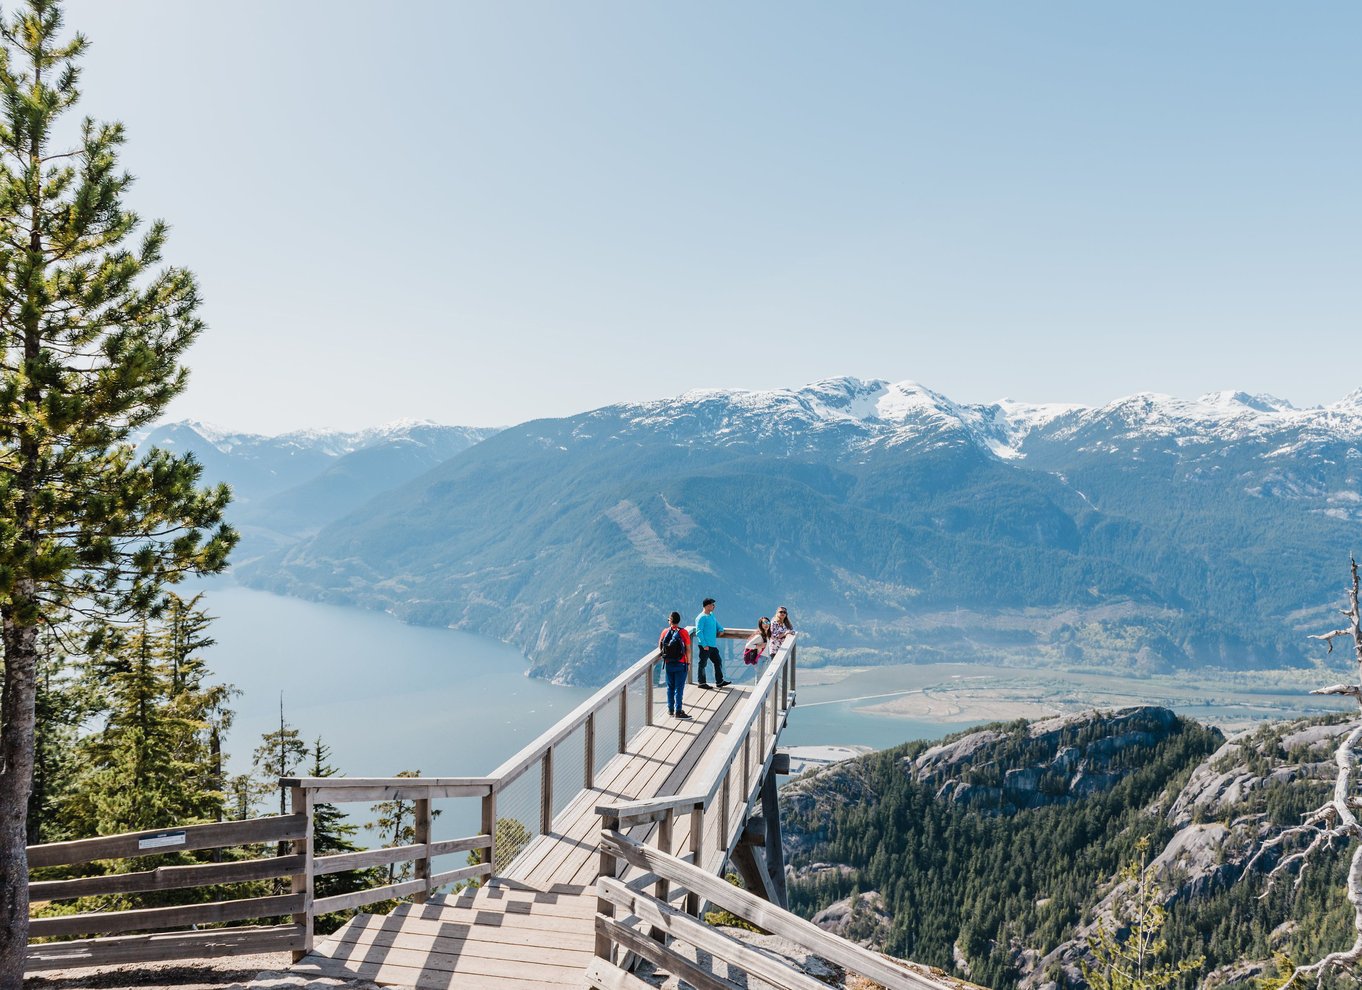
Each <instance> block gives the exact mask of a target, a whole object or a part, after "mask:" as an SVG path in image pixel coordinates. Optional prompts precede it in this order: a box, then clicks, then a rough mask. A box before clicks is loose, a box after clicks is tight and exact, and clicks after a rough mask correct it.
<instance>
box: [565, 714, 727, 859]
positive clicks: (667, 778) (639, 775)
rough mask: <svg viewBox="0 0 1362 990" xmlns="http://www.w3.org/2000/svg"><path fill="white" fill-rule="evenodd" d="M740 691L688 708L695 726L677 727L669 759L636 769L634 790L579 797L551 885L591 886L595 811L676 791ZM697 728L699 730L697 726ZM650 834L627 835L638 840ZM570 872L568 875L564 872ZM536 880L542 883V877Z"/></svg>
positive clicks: (597, 818)
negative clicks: (580, 803)
mask: <svg viewBox="0 0 1362 990" xmlns="http://www.w3.org/2000/svg"><path fill="white" fill-rule="evenodd" d="M743 696H744V695H743V693H742V692H740V691H737V692H729V691H709V692H705V696H704V698H703V701H702V703H701V704H697V705H693V706H692V709H691V710H692V711H693V712H694V713H695V714H696V715H697V716H698V717H697V719H696V722H691V723H685V722H683V723H679V724H680V726H682V727H683V728H680V729H677V730H674V731H673V735H672V745H671V748H670V750H669V753H668V758H667V759H666V760H662V761H655V762H653V763H650V764H648V765H644V766H639V767H638V769H637V772H636V775H635V778H634V781H633V786H631V787H630V788H629V789H628V792H627V793H626V792H624V791H623V790H622V789H616V790H615V791H614V792H610V793H598V794H590V795H584V796H586V797H589V798H590V800H589V801H587V802H585V803H584V806H583V807H582V808H581V810H580V814H579V816H578V819H577V822H576V823H575V827H574V829H573V832H574V844H573V846H572V847H571V848H570V849H569V850H568V851H567V854H566V855H563V856H561V857H560V858H559V860H558V861H557V868H556V871H555V873H554V874H553V875H554V877H555V878H556V879H560V880H566V881H569V882H573V883H591V882H594V881H595V864H596V835H597V833H598V832H599V830H600V816H599V815H597V814H596V810H595V809H596V807H597V806H598V805H600V804H604V803H608V802H610V801H611V800H619V799H624V800H636V799H640V798H648V797H653V796H655V795H656V794H658V793H662V792H663V791H664V790H672V789H675V787H677V786H679V785H680V784H681V782H682V781H683V780H684V779H685V777H686V775H687V774H688V773H689V772H690V768H692V767H693V766H694V764H695V762H696V761H698V760H700V759H702V758H703V754H704V753H705V752H707V751H708V749H709V747H710V746H711V745H713V743H714V740H715V739H716V738H717V734H718V733H719V732H720V731H721V727H722V724H723V723H724V721H725V720H726V717H727V714H728V713H729V712H730V711H731V710H732V709H733V708H734V707H735V706H736V705H737V704H738V703H739V702H740V701H741V698H742V697H743ZM697 723H699V724H697ZM648 831H651V829H649V828H645V829H642V830H640V831H638V832H635V833H631V834H634V835H636V837H640V838H641V837H643V835H645V834H646V833H647V832H648ZM569 869H571V871H572V872H571V873H569V872H567V871H568V870H569ZM540 879H544V878H543V877H541V878H540Z"/></svg>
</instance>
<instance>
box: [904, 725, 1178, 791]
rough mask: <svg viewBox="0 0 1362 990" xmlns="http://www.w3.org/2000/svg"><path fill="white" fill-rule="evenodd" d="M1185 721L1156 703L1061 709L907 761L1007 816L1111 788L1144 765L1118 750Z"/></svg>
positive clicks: (931, 781) (920, 774)
mask: <svg viewBox="0 0 1362 990" xmlns="http://www.w3.org/2000/svg"><path fill="white" fill-rule="evenodd" d="M1178 727H1179V720H1178V717H1177V715H1176V714H1174V713H1173V712H1171V711H1169V710H1168V709H1167V708H1157V707H1152V706H1135V707H1130V708H1121V709H1117V710H1116V711H1107V712H1099V711H1091V712H1082V713H1079V714H1075V715H1060V716H1056V717H1054V718H1047V719H1041V720H1040V721H1036V722H1031V723H1020V724H1018V725H1016V726H1012V727H1008V728H1006V729H997V728H991V729H982V730H979V731H977V732H970V733H967V734H965V735H963V736H960V737H958V738H956V739H952V740H950V741H948V742H944V743H941V744H940V745H937V746H933V747H931V748H930V749H928V750H926V751H925V752H923V753H922V754H921V755H919V756H917V757H913V758H908V759H905V760H904V771H905V772H906V773H908V774H909V775H911V776H912V778H913V779H914V780H916V781H918V782H919V783H923V784H927V785H929V786H935V787H936V788H937V796H938V797H939V798H941V799H942V800H946V801H953V802H956V803H959V804H968V805H971V806H973V807H976V808H978V809H979V810H982V811H989V810H992V811H997V812H999V813H1003V814H1007V813H1011V812H1015V811H1018V810H1021V809H1023V808H1039V807H1042V806H1044V805H1051V804H1067V803H1069V802H1072V801H1077V800H1081V799H1083V798H1085V797H1090V796H1091V795H1093V794H1097V793H1100V792H1103V791H1107V790H1110V789H1111V788H1112V787H1114V786H1116V784H1118V783H1119V782H1120V781H1121V780H1122V778H1123V777H1124V776H1125V774H1126V773H1128V772H1130V769H1132V768H1133V767H1134V766H1136V765H1137V763H1138V761H1134V760H1128V759H1120V760H1118V759H1117V757H1118V755H1119V754H1123V753H1125V752H1126V751H1127V750H1130V749H1132V748H1144V749H1151V748H1153V747H1155V746H1157V745H1158V744H1159V743H1161V742H1163V741H1164V740H1165V739H1167V738H1168V737H1169V736H1170V735H1172V734H1173V733H1174V732H1177V731H1178Z"/></svg>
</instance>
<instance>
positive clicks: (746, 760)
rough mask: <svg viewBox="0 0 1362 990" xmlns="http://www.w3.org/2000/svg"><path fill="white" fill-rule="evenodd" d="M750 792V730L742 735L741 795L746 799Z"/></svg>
mask: <svg viewBox="0 0 1362 990" xmlns="http://www.w3.org/2000/svg"><path fill="white" fill-rule="evenodd" d="M751 793H752V730H751V729H748V730H747V735H745V736H743V737H742V796H743V800H744V801H746V800H747V797H748V795H750V794H751Z"/></svg>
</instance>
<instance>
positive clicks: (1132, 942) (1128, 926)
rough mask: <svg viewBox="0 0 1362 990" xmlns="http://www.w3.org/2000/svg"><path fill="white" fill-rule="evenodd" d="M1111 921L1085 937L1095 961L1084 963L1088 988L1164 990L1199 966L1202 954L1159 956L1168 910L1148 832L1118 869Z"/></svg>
mask: <svg viewBox="0 0 1362 990" xmlns="http://www.w3.org/2000/svg"><path fill="white" fill-rule="evenodd" d="M1117 890H1118V894H1117V898H1116V900H1115V904H1114V909H1113V916H1112V919H1111V922H1110V923H1108V922H1107V920H1106V919H1102V920H1100V921H1099V922H1098V923H1097V928H1096V930H1095V931H1094V932H1093V934H1092V935H1090V936H1089V937H1088V948H1089V949H1090V950H1091V952H1092V956H1093V965H1092V966H1089V965H1088V964H1087V963H1084V964H1083V977H1084V979H1086V980H1087V981H1088V986H1089V987H1091V988H1092V990H1163V988H1164V987H1167V986H1170V985H1172V984H1173V983H1176V982H1177V981H1178V980H1179V979H1181V978H1182V977H1183V976H1184V975H1186V974H1187V973H1191V972H1194V971H1195V970H1198V969H1200V968H1201V964H1202V962H1203V957H1201V956H1198V957H1196V958H1195V959H1183V960H1180V961H1178V962H1175V963H1168V962H1161V961H1160V960H1159V957H1160V956H1161V955H1164V954H1165V952H1166V950H1167V948H1168V946H1167V943H1166V942H1165V940H1164V938H1163V926H1164V922H1165V920H1166V915H1165V913H1164V909H1163V891H1162V890H1161V889H1160V887H1159V879H1158V873H1157V870H1156V868H1155V867H1154V866H1152V865H1151V864H1150V862H1149V838H1148V837H1147V836H1146V837H1145V838H1142V839H1140V840H1139V842H1137V843H1136V845H1135V858H1134V859H1133V860H1131V861H1130V862H1129V863H1128V864H1126V866H1125V868H1124V869H1122V870H1121V880H1120V886H1119V887H1118V888H1117Z"/></svg>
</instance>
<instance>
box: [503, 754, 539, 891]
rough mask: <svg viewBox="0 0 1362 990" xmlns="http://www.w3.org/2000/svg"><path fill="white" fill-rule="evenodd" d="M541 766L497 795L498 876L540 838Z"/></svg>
mask: <svg viewBox="0 0 1362 990" xmlns="http://www.w3.org/2000/svg"><path fill="white" fill-rule="evenodd" d="M539 774H540V764H538V763H531V764H530V766H529V768H528V769H527V770H526V771H525V772H524V773H522V774H521V775H520V776H519V777H517V778H515V779H514V780H512V781H511V782H510V783H508V784H506V785H504V786H503V787H502V788H501V790H500V791H499V792H498V793H497V833H496V840H497V845H496V860H495V863H494V865H495V867H496V872H498V873H500V872H501V871H502V870H504V869H505V868H506V866H507V865H508V864H509V863H510V862H511V860H512V859H514V858H515V856H516V855H517V854H518V853H519V852H520V850H521V849H523V848H524V847H525V845H526V844H527V843H528V842H529V840H530V839H532V838H534V837H535V836H536V835H538V834H539V795H540V787H539V784H540V776H539Z"/></svg>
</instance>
